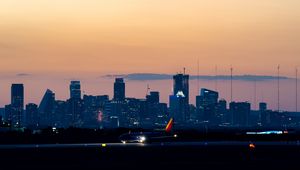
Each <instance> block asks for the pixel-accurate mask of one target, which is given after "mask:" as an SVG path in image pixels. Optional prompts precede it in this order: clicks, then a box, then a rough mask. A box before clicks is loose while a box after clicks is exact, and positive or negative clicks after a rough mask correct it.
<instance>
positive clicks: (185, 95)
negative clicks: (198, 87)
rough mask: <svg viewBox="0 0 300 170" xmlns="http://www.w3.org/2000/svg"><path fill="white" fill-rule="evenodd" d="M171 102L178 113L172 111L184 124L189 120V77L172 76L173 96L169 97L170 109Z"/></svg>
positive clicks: (184, 75)
mask: <svg viewBox="0 0 300 170" xmlns="http://www.w3.org/2000/svg"><path fill="white" fill-rule="evenodd" d="M171 101H172V103H173V106H175V105H176V107H179V108H178V109H179V111H176V110H173V111H174V112H176V113H175V114H183V115H180V116H179V115H177V116H178V117H179V119H178V120H176V119H175V121H181V122H182V123H185V122H186V121H188V120H189V119H190V114H189V75H186V74H177V75H174V76H173V96H170V107H171ZM175 103H176V104H175Z"/></svg>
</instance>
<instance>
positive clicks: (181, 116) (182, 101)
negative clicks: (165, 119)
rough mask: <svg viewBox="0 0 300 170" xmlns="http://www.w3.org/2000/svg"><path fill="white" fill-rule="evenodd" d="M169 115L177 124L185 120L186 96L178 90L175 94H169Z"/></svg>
mask: <svg viewBox="0 0 300 170" xmlns="http://www.w3.org/2000/svg"><path fill="white" fill-rule="evenodd" d="M169 100H170V116H171V117H173V118H174V120H175V121H176V122H177V123H179V124H184V123H185V122H186V120H187V116H186V114H187V113H186V109H187V108H186V96H185V95H184V94H183V92H181V91H179V92H178V93H177V94H176V95H171V96H170V98H169Z"/></svg>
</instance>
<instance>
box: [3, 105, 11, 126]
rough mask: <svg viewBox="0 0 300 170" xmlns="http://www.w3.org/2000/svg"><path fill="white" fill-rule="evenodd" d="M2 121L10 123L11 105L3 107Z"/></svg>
mask: <svg viewBox="0 0 300 170" xmlns="http://www.w3.org/2000/svg"><path fill="white" fill-rule="evenodd" d="M4 110H5V111H4V112H5V113H4V120H5V121H6V122H7V123H9V124H10V123H11V104H8V105H5V107H4Z"/></svg>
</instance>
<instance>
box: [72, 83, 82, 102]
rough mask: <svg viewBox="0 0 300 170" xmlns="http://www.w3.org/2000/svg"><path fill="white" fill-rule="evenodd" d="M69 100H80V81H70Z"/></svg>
mask: <svg viewBox="0 0 300 170" xmlns="http://www.w3.org/2000/svg"><path fill="white" fill-rule="evenodd" d="M70 98H71V99H81V85H80V81H71V84H70Z"/></svg>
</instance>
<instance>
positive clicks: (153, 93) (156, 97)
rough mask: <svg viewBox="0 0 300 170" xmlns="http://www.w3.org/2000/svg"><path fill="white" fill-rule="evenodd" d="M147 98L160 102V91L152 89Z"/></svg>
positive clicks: (152, 101) (151, 101)
mask: <svg viewBox="0 0 300 170" xmlns="http://www.w3.org/2000/svg"><path fill="white" fill-rule="evenodd" d="M146 99H147V101H148V102H149V103H159V92H157V91H151V92H150V95H147V96H146Z"/></svg>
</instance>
